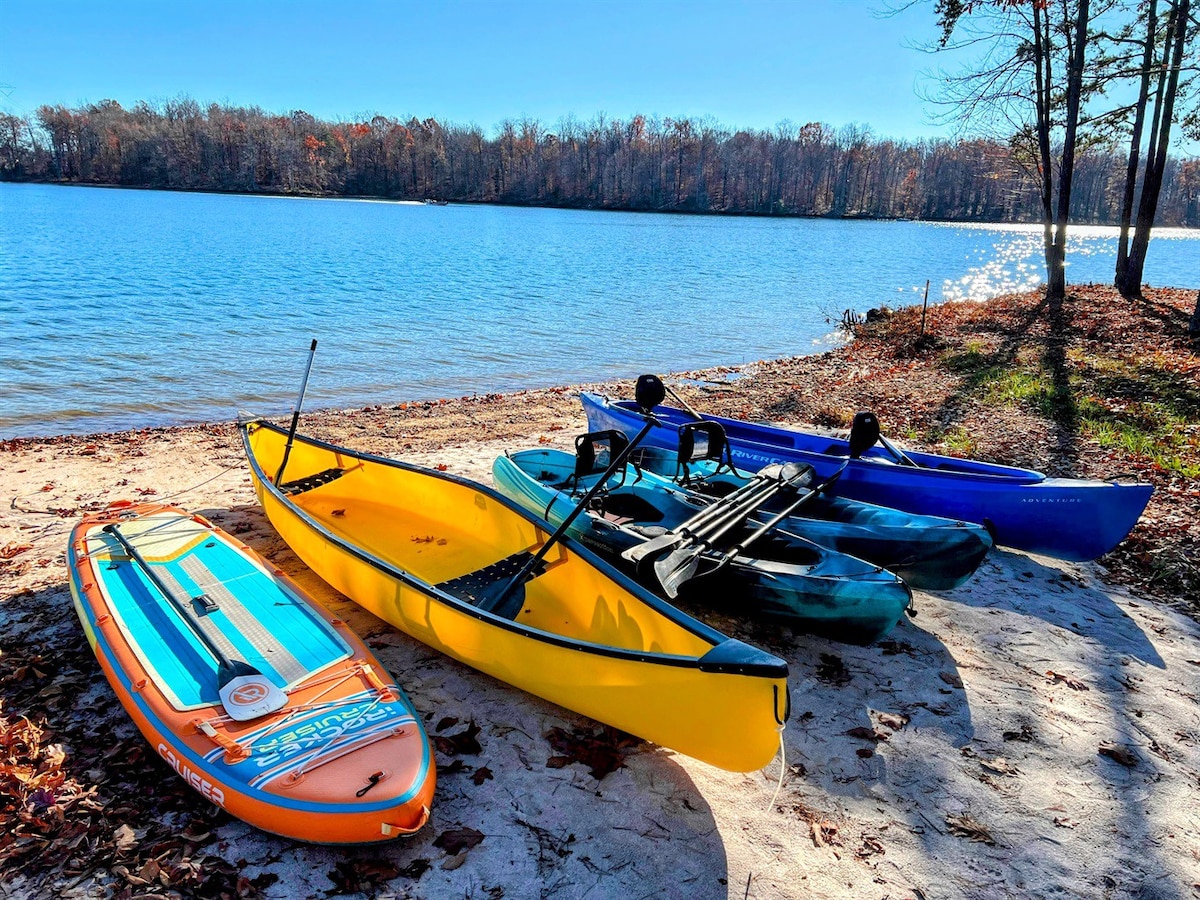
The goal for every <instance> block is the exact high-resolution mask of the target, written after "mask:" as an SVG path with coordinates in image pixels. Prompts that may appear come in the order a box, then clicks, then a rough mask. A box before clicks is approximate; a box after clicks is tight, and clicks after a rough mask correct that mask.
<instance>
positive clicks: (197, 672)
mask: <svg viewBox="0 0 1200 900" xmlns="http://www.w3.org/2000/svg"><path fill="white" fill-rule="evenodd" d="M68 563H69V567H70V571H71V593H72V596H73V598H74V601H75V608H76V611H77V612H78V613H79V620H80V622H82V623H83V628H84V631H85V632H86V633H87V638H88V642H89V643H90V644H91V645H92V649H93V650H94V651H95V653H96V658H97V659H98V660H99V661H100V667H101V669H102V670H103V671H104V674H105V676H106V677H107V678H108V680H109V682H111V684H112V686H113V689H114V690H115V691H116V693H117V697H118V698H119V699H120V701H121V704H122V705H123V706H124V707H125V709H126V711H127V712H128V713H129V715H130V716H131V717H132V718H133V720H134V722H136V723H137V726H138V727H139V728H140V729H141V731H142V733H143V734H144V735H145V736H146V739H147V740H149V741H150V744H151V746H152V747H154V749H155V751H156V752H157V754H158V755H159V756H160V757H161V758H162V759H163V760H164V761H165V762H166V764H167V765H168V766H169V767H170V768H172V769H174V770H175V772H176V773H177V774H178V775H179V777H181V778H182V779H183V780H184V781H185V782H187V784H189V785H190V786H191V787H192V788H194V789H195V790H196V791H198V792H199V793H200V794H201V796H203V797H204V798H205V799H207V800H209V801H211V802H212V803H215V804H216V805H217V806H220V807H221V808H223V809H225V810H228V811H229V812H230V813H231V814H233V815H234V816H237V817H238V818H240V819H243V820H244V821H246V822H248V823H250V824H251V825H254V826H255V827H257V828H261V829H263V830H264V831H269V832H273V833H275V834H279V835H282V836H284V837H289V838H293V839H296V840H302V841H310V842H314V843H322V844H360V843H368V842H374V841H385V840H389V839H392V838H396V837H400V836H403V835H406V834H411V833H413V832H414V831H417V830H418V829H419V828H421V826H422V825H424V824H425V822H426V821H427V820H428V818H429V808H430V804H431V802H432V799H433V791H434V780H435V771H436V770H435V767H434V765H433V758H432V752H431V749H430V745H429V739H428V737H427V736H426V734H425V731H424V729H423V728H422V726H421V721H420V718H419V716H418V715H417V714H416V711H415V710H414V709H413V707H412V704H411V703H410V701H409V699H408V697H407V696H406V695H405V694H404V692H403V691H402V690H401V689H400V688H399V687H398V686H397V685H396V683H395V681H394V680H393V679H392V678H391V677H390V676H389V675H388V674H387V673H386V671H385V670H384V669H383V667H382V666H380V664H379V662H378V661H377V660H376V659H375V658H374V657H373V656H372V654H371V652H370V651H369V650H368V649H367V648H366V646H364V645H363V643H362V641H360V640H359V639H358V638H357V637H356V636H355V635H354V634H353V633H352V632H351V631H350V629H349V628H348V627H347V626H346V625H345V623H343V622H341V621H340V620H337V619H335V618H333V617H332V616H330V614H329V613H328V612H327V611H326V610H325V609H324V608H323V607H322V606H321V605H320V604H318V603H316V602H315V601H314V600H312V599H311V598H309V597H308V596H306V595H305V594H304V593H303V592H301V591H300V589H299V588H298V587H296V585H294V584H293V583H292V582H291V581H289V580H288V579H287V578H285V577H284V576H283V574H282V573H281V572H280V571H279V570H278V569H276V568H274V567H273V566H271V565H270V564H269V563H266V562H264V561H263V560H262V559H261V558H259V557H258V556H257V555H256V554H254V553H253V552H252V551H251V550H250V549H249V548H248V547H246V546H245V545H243V544H242V543H241V542H239V541H238V540H236V539H235V538H233V537H231V536H229V535H228V534H226V533H224V532H223V531H221V530H220V529H218V528H216V527H215V526H214V525H212V524H211V523H210V522H208V521H207V520H205V519H204V518H203V517H201V516H196V515H191V514H189V513H187V512H184V511H183V510H181V509H178V508H175V507H171V506H165V505H162V504H140V505H134V504H130V503H127V502H123V503H118V504H113V505H112V506H110V507H109V508H108V509H106V510H104V511H102V512H99V513H96V514H93V515H89V516H86V517H85V518H84V519H83V521H81V522H80V523H79V524H78V525H77V526H76V527H75V529H74V531H73V533H72V535H71V541H70V546H69V548H68Z"/></svg>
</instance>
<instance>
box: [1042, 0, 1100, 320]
mask: <svg viewBox="0 0 1200 900" xmlns="http://www.w3.org/2000/svg"><path fill="white" fill-rule="evenodd" d="M1089 11H1090V3H1089V0H1079V6H1078V8H1077V9H1076V11H1075V35H1074V40H1073V41H1072V43H1071V44H1070V46H1069V52H1068V54H1067V60H1068V62H1067V65H1068V66H1069V68H1068V71H1067V108H1066V133H1065V135H1064V137H1063V154H1062V165H1061V167H1060V168H1059V173H1058V214H1057V215H1056V216H1055V220H1054V245H1053V260H1052V262H1053V267H1052V268H1051V269H1050V271H1049V272H1047V285H1046V296H1047V298H1050V299H1054V300H1061V299H1062V298H1063V297H1065V296H1066V293H1067V269H1066V259H1067V220H1068V218H1069V217H1070V210H1071V179H1072V178H1073V176H1074V174H1075V141H1076V134H1077V133H1078V131H1079V106H1080V102H1081V98H1082V94H1083V62H1084V57H1085V55H1086V54H1085V51H1086V49H1087V27H1088V18H1089Z"/></svg>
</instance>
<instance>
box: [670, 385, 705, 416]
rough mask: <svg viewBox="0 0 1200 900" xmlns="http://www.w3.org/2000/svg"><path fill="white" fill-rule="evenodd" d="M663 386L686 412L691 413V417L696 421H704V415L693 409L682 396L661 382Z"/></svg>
mask: <svg viewBox="0 0 1200 900" xmlns="http://www.w3.org/2000/svg"><path fill="white" fill-rule="evenodd" d="M663 387H664V388H666V391H667V393H668V394H670V395H671V396H672V397H674V398H675V400H676V402H677V403H678V404H679V405H680V406H682V407H683V408H684V410H685V411H686V412H688V413H691V415H692V418H694V419H695V420H696V421H697V422H703V421H704V416H702V415H700V413H698V412H696V411H695V410H694V409H692V406H691V404H690V403H688V402H687V401H686V400H684V399H683V398H682V397H680V396H679V395H678V394H677V393H675V392H674V391H673V390H671V389H670V388H669V387H667V385H666V383H664V384H663Z"/></svg>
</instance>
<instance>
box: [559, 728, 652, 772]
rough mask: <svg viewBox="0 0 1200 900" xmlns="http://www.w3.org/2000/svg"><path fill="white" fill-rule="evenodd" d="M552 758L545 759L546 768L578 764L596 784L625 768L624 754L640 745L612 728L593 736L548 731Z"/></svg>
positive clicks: (585, 731) (577, 731)
mask: <svg viewBox="0 0 1200 900" xmlns="http://www.w3.org/2000/svg"><path fill="white" fill-rule="evenodd" d="M546 739H547V740H548V741H549V742H550V747H551V749H553V750H555V751H556V755H555V756H552V757H550V758H549V759H548V760H546V767H547V768H550V769H561V768H562V767H563V766H565V765H567V764H568V763H573V762H579V763H583V764H584V765H586V766H587V767H588V768H589V769H590V770H591V775H592V777H593V778H595V779H596V780H597V781H600V780H601V779H602V778H604V776H605V775H608V774H609V773H611V772H615V771H616V770H617V769H620V768H622V767H623V766H624V765H625V754H626V753H627V752H628V751H629V749H630V748H632V747H636V746H637V745H638V743H640V741H639V739H638V738H635V737H634V736H633V735H630V734H626V733H625V732H623V731H619V730H617V729H615V728H607V727H606V728H601V729H600V730H599V731H598V732H596V733H595V734H593V733H591V732H590V731H587V730H584V729H575V730H574V731H573V732H571V733H568V732H566V731H564V730H563V729H561V728H558V727H555V728H551V729H550V730H549V731H548V732H547V733H546Z"/></svg>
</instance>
